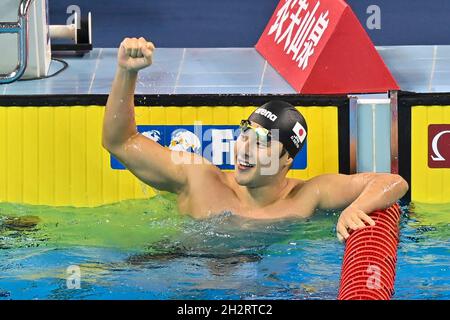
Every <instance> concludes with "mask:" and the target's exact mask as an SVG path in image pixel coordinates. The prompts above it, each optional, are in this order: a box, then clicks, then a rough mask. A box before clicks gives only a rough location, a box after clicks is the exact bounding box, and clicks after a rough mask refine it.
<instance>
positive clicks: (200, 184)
mask: <svg viewBox="0 0 450 320" xmlns="http://www.w3.org/2000/svg"><path fill="white" fill-rule="evenodd" d="M154 49H155V46H154V45H153V43H151V42H149V41H147V40H145V39H144V38H139V39H137V38H126V39H124V41H123V42H122V43H121V45H120V48H119V51H118V66H117V71H116V75H115V79H114V81H113V85H112V89H111V93H110V95H109V98H108V102H107V105H106V110H105V114H104V122H103V136H102V144H103V147H104V148H105V149H106V150H108V151H109V152H110V153H111V154H112V155H114V156H115V157H116V158H117V159H118V160H119V161H121V162H122V163H123V164H124V165H125V166H126V167H127V169H128V170H129V171H130V172H131V173H133V174H134V175H135V176H136V177H137V178H139V179H140V180H141V181H143V182H144V183H146V184H148V185H150V186H152V187H154V188H156V189H159V190H165V191H169V192H173V193H176V194H177V195H178V197H177V199H178V200H177V201H178V208H179V211H180V212H181V213H184V214H189V215H191V216H193V217H194V218H199V219H201V218H207V217H210V216H211V215H214V214H220V213H222V212H224V211H231V212H233V213H234V214H236V215H239V216H242V217H245V218H249V219H273V220H277V219H284V218H307V217H310V216H311V215H312V214H313V213H314V212H315V210H316V209H342V210H343V211H342V213H341V215H340V217H339V220H338V223H337V228H336V229H337V236H338V238H339V240H340V241H344V240H345V239H347V238H348V237H349V234H350V233H351V232H352V231H355V230H357V229H360V228H363V227H364V226H365V225H366V224H368V225H374V221H373V220H372V219H371V218H370V216H369V215H370V213H371V212H373V211H375V210H377V209H385V208H387V207H389V206H391V205H392V204H394V203H395V202H396V201H397V200H398V199H400V198H401V197H402V196H403V195H404V194H405V193H406V192H407V190H408V184H407V182H406V181H405V180H404V179H403V178H402V177H400V176H399V175H396V174H387V173H386V174H384V173H383V174H381V173H359V174H354V175H344V174H324V175H320V176H317V177H314V178H312V179H310V180H306V181H303V180H299V179H290V178H287V177H286V174H287V173H288V171H289V169H290V167H291V165H292V163H293V161H294V158H295V156H296V155H297V154H298V152H299V151H300V150H301V148H302V147H303V144H304V143H305V139H306V136H307V131H308V127H307V123H306V121H305V119H304V118H303V116H302V115H301V114H300V112H298V111H297V110H296V109H295V108H294V107H293V106H292V105H290V104H289V103H287V102H283V101H270V102H268V103H266V104H264V105H263V106H261V107H259V108H258V109H256V110H255V111H254V112H253V114H252V115H251V116H250V117H249V118H248V119H243V120H242V121H241V123H240V135H239V137H238V138H237V140H236V143H235V150H234V151H235V152H234V154H235V159H234V161H235V163H236V166H235V170H234V172H223V171H221V170H220V169H219V168H217V167H216V166H215V165H213V164H212V163H210V162H208V161H207V160H206V159H204V158H203V157H201V155H198V154H194V153H190V154H187V153H186V152H184V151H176V150H170V149H168V148H166V147H163V146H161V145H160V144H158V143H157V142H155V141H153V140H152V139H150V138H148V137H146V136H144V135H143V134H140V133H138V132H137V129H136V122H135V116H134V91H135V87H136V81H137V78H138V72H139V70H142V69H144V68H146V67H149V66H150V65H151V64H152V58H153V51H154ZM182 153H183V154H182ZM186 155H188V159H187V158H186ZM179 159H184V160H183V161H182V162H180V161H179ZM186 159H187V160H188V161H186Z"/></svg>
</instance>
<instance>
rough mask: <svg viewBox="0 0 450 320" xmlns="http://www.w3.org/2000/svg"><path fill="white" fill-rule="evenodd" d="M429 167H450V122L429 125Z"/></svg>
mask: <svg viewBox="0 0 450 320" xmlns="http://www.w3.org/2000/svg"><path fill="white" fill-rule="evenodd" d="M428 167H430V168H450V124H430V125H429V126H428Z"/></svg>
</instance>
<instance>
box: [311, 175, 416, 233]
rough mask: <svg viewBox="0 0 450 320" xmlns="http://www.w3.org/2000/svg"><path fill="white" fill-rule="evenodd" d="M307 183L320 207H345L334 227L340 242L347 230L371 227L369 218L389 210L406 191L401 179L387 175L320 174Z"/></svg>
mask: <svg viewBox="0 0 450 320" xmlns="http://www.w3.org/2000/svg"><path fill="white" fill-rule="evenodd" d="M309 183H311V185H312V186H313V188H315V189H316V190H317V192H316V193H317V194H318V197H317V205H318V207H319V208H322V209H331V208H345V209H344V210H343V212H342V213H341V215H340V217H339V220H338V224H337V226H336V230H337V236H338V238H339V240H341V241H343V240H344V239H347V238H348V237H349V230H353V231H354V230H357V229H360V228H363V227H364V226H365V225H366V224H365V223H367V224H370V225H374V224H375V222H374V221H373V220H372V219H371V218H370V217H369V215H370V214H371V213H372V212H373V211H375V210H379V209H386V208H388V207H390V206H391V205H393V204H394V203H395V202H396V201H397V200H399V199H400V198H401V197H403V196H404V195H405V193H406V192H407V191H408V183H407V182H406V181H405V180H404V179H403V178H402V177H400V176H399V175H395V174H387V173H385V174H377V173H361V174H355V175H351V176H347V175H323V176H319V177H316V178H314V179H312V180H311V181H310V182H309Z"/></svg>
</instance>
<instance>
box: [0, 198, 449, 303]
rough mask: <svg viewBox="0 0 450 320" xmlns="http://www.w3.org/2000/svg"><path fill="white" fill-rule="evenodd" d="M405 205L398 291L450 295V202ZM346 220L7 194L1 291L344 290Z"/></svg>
mask: <svg viewBox="0 0 450 320" xmlns="http://www.w3.org/2000/svg"><path fill="white" fill-rule="evenodd" d="M402 209H403V211H404V213H403V216H402V220H401V229H400V232H401V241H400V245H399V251H398V265H397V278H396V285H395V294H394V297H393V298H394V299H449V298H450V276H449V265H450V263H449V262H450V259H449V257H450V243H449V237H450V227H449V222H450V215H449V212H450V205H438V206H436V205H434V206H432V205H419V204H414V205H410V206H403V207H402ZM338 217H339V212H333V211H328V212H318V213H317V214H316V215H315V216H313V217H312V218H311V219H308V220H286V221H282V222H257V221H251V220H245V219H242V218H239V217H236V216H234V215H232V214H231V213H223V214H221V215H219V216H216V217H214V218H211V219H208V220H201V221H198V220H194V219H192V218H189V217H187V216H181V215H179V214H178V213H177V211H176V202H175V197H174V195H171V194H160V195H158V196H156V197H154V198H152V199H150V200H132V201H124V202H121V203H118V204H114V205H106V206H102V207H98V208H70V207H58V208H55V207H45V206H29V205H18V204H8V203H3V204H0V299H335V298H336V296H337V292H338V287H339V276H340V269H341V262H342V257H343V253H344V246H343V245H342V244H340V243H339V242H338V240H337V238H336V235H335V225H336V222H337V219H338ZM73 270H78V271H79V277H78V273H77V272H78V271H75V273H73Z"/></svg>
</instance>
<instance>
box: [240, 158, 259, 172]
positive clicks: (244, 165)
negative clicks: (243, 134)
mask: <svg viewBox="0 0 450 320" xmlns="http://www.w3.org/2000/svg"><path fill="white" fill-rule="evenodd" d="M237 164H238V168H239V169H242V170H245V169H250V168H253V167H254V166H255V165H254V164H251V163H249V162H247V161H244V160H239V159H238V160H237Z"/></svg>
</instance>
